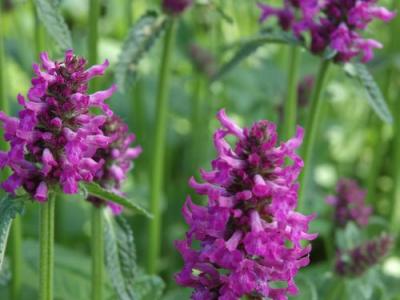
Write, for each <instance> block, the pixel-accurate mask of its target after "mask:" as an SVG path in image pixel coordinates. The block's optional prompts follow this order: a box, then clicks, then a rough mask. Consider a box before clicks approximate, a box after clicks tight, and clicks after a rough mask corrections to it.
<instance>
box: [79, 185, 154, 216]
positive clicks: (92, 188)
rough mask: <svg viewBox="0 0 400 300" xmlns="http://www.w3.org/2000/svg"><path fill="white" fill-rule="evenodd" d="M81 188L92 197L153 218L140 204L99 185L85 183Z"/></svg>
mask: <svg viewBox="0 0 400 300" xmlns="http://www.w3.org/2000/svg"><path fill="white" fill-rule="evenodd" d="M81 188H84V189H86V191H87V193H89V194H90V195H92V196H95V197H98V198H100V199H102V200H104V201H110V202H114V203H117V204H120V205H122V206H125V207H127V208H130V209H132V210H134V211H135V212H137V213H139V214H142V215H145V216H146V217H148V218H152V215H151V214H150V213H149V212H148V211H147V210H146V209H145V208H144V207H142V206H141V205H140V204H138V203H135V202H134V201H132V200H128V199H126V198H124V197H121V196H120V195H117V194H115V193H112V192H110V191H107V190H105V189H103V188H102V187H101V186H99V185H98V184H97V183H94V182H84V183H81Z"/></svg>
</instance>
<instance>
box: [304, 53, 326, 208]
mask: <svg viewBox="0 0 400 300" xmlns="http://www.w3.org/2000/svg"><path fill="white" fill-rule="evenodd" d="M329 65H330V61H329V60H326V59H322V60H321V65H320V68H319V71H318V74H317V75H316V82H315V86H314V90H313V94H312V97H311V107H310V111H309V112H308V116H307V121H306V126H305V128H304V129H305V132H304V142H303V147H302V158H303V160H304V168H303V172H302V173H301V174H300V191H299V203H298V211H301V212H302V211H304V209H305V207H304V195H305V192H306V190H307V187H306V184H307V181H308V177H309V175H310V174H311V166H312V164H311V154H312V152H313V150H314V146H315V141H316V136H317V133H318V129H319V124H320V123H321V112H322V104H323V102H322V99H321V94H322V92H323V89H324V86H325V81H326V78H327V75H328V71H329Z"/></svg>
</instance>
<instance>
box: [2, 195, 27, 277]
mask: <svg viewBox="0 0 400 300" xmlns="http://www.w3.org/2000/svg"><path fill="white" fill-rule="evenodd" d="M24 207H25V203H24V200H23V198H12V197H11V196H10V195H8V194H7V195H6V196H4V197H3V198H2V199H1V200H0V271H1V269H2V264H3V260H4V255H5V252H6V247H7V240H8V234H9V232H10V227H11V223H12V220H13V219H14V218H15V217H16V216H17V214H22V212H23V211H24Z"/></svg>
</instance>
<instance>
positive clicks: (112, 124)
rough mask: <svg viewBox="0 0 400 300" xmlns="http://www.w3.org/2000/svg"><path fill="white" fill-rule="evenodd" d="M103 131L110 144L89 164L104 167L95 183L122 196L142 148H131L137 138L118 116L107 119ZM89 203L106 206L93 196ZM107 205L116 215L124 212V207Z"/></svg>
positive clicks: (99, 171)
mask: <svg viewBox="0 0 400 300" xmlns="http://www.w3.org/2000/svg"><path fill="white" fill-rule="evenodd" d="M101 130H102V132H103V133H104V135H105V136H106V137H107V138H108V139H109V140H110V143H109V144H108V146H107V147H105V148H100V149H98V150H97V152H96V153H95V155H94V156H93V160H90V161H88V164H98V163H101V165H102V167H101V168H100V169H99V170H98V171H97V172H96V174H95V178H94V181H95V182H97V183H99V184H100V185H101V186H102V187H103V188H105V189H107V190H110V191H111V192H114V193H116V194H119V195H122V192H121V191H120V189H121V185H122V182H123V181H124V180H125V179H126V176H127V174H128V173H129V171H130V170H131V169H132V166H133V162H132V160H133V159H135V158H137V157H138V156H139V155H140V153H141V152H142V148H141V147H140V146H136V147H130V146H131V143H133V142H134V141H135V139H136V137H135V135H134V134H130V133H129V132H128V130H129V129H128V125H127V124H125V123H124V122H123V121H122V120H121V119H120V118H119V117H118V116H116V115H113V116H112V117H109V118H107V120H105V122H104V124H102V126H101ZM88 201H90V202H92V203H93V204H94V205H97V206H100V205H104V204H106V202H105V201H103V200H101V199H99V198H96V197H93V196H90V197H88ZM107 205H108V206H109V207H110V208H111V210H112V211H113V213H114V214H120V213H121V212H122V206H120V205H118V204H115V203H112V202H108V203H107Z"/></svg>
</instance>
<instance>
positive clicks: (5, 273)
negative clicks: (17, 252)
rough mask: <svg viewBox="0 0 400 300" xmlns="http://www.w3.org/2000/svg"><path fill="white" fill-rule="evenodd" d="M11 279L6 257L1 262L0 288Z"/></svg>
mask: <svg viewBox="0 0 400 300" xmlns="http://www.w3.org/2000/svg"><path fill="white" fill-rule="evenodd" d="M10 279H11V270H10V264H9V260H8V258H7V257H6V258H5V259H4V262H3V266H2V268H1V269H0V286H5V285H6V284H8V282H9V281H10Z"/></svg>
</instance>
